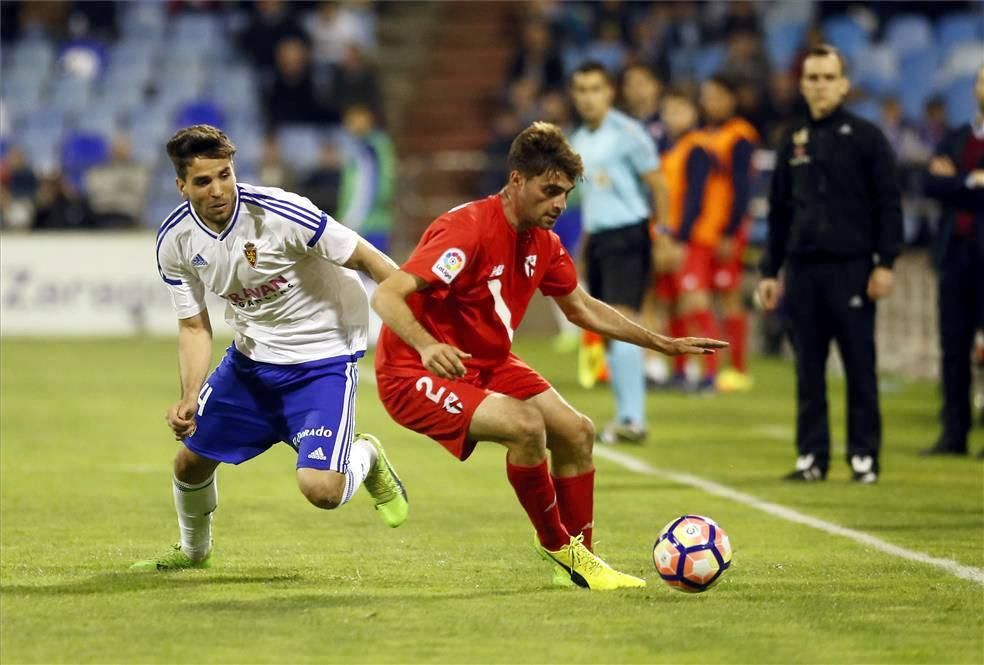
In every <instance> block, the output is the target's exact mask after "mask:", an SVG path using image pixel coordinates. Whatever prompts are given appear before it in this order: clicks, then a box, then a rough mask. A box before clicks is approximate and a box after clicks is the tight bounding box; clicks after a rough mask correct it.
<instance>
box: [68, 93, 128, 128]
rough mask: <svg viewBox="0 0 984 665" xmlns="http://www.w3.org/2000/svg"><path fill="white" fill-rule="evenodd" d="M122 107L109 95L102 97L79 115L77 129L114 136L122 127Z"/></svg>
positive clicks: (76, 123) (76, 122)
mask: <svg viewBox="0 0 984 665" xmlns="http://www.w3.org/2000/svg"><path fill="white" fill-rule="evenodd" d="M121 115H122V114H121V113H120V109H119V107H118V106H116V104H115V102H114V101H113V100H112V99H111V98H109V97H101V98H99V99H97V100H95V101H94V102H92V103H91V104H89V106H88V107H87V108H86V109H85V112H84V113H81V114H79V115H78V116H77V118H76V121H75V129H76V130H77V131H79V132H83V133H87V134H101V135H102V136H113V135H114V134H116V133H117V132H118V131H119V128H120V117H121Z"/></svg>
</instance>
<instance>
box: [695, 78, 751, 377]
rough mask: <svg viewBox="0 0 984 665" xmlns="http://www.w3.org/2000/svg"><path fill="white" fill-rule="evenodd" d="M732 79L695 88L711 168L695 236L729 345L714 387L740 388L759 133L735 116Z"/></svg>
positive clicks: (715, 80)
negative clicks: (744, 283)
mask: <svg viewBox="0 0 984 665" xmlns="http://www.w3.org/2000/svg"><path fill="white" fill-rule="evenodd" d="M735 89H736V83H735V81H733V80H732V79H730V78H728V77H726V76H723V75H716V76H712V77H711V78H709V79H708V80H706V81H704V83H703V84H702V85H701V90H700V101H701V108H702V110H703V112H704V116H705V119H706V121H707V126H706V127H705V131H704V136H705V139H704V143H705V145H706V147H707V149H708V151H709V152H710V153H711V156H712V158H713V159H714V164H715V168H714V169H713V171H712V172H711V175H710V177H709V178H708V181H707V188H706V192H705V198H704V201H705V207H704V215H706V224H704V225H703V226H702V227H701V228H700V229H699V230H698V237H697V238H696V240H698V241H699V242H701V243H704V244H711V246H713V247H714V253H713V256H712V257H711V267H710V271H711V276H712V278H711V289H712V292H713V294H714V297H715V300H717V301H718V308H719V311H720V312H721V316H722V319H723V324H724V335H725V339H727V340H728V341H729V342H730V343H731V346H730V354H729V355H730V360H731V367H728V368H726V369H724V370H722V371H721V372H720V374H719V375H718V380H717V388H718V390H721V391H735V390H738V391H745V390H749V389H750V388H751V387H752V379H751V377H750V376H749V374H748V367H747V364H746V348H747V344H746V340H747V337H748V317H747V314H746V312H745V308H744V305H743V304H742V300H741V276H742V254H743V253H744V250H745V245H746V244H747V236H748V216H747V209H748V200H749V192H750V190H751V183H752V176H753V173H752V153H753V152H754V150H755V147H756V145H758V144H759V143H760V138H759V135H758V132H757V131H756V130H755V128H754V127H752V125H751V124H750V123H749V122H748V121H747V120H745V119H744V118H741V117H738V116H737V115H736V114H735V107H736V104H737V97H736V95H735Z"/></svg>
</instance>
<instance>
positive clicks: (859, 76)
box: [851, 44, 901, 97]
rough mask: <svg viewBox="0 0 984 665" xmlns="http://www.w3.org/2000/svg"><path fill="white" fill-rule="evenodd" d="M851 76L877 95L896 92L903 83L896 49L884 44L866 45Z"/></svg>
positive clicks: (865, 88)
mask: <svg viewBox="0 0 984 665" xmlns="http://www.w3.org/2000/svg"><path fill="white" fill-rule="evenodd" d="M851 78H852V79H853V80H854V83H855V84H856V85H857V86H858V87H860V88H863V89H864V90H866V91H868V92H869V93H870V94H872V95H875V96H876V97H884V96H886V95H891V94H895V93H896V92H898V90H899V88H900V85H901V81H900V76H899V64H898V55H897V53H896V51H895V50H894V49H893V48H892V47H891V46H888V45H882V44H879V45H872V46H868V47H866V48H865V49H864V50H863V51H862V52H861V57H860V58H858V60H857V63H856V64H855V66H854V67H853V68H852V72H851Z"/></svg>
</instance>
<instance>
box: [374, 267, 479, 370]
mask: <svg viewBox="0 0 984 665" xmlns="http://www.w3.org/2000/svg"><path fill="white" fill-rule="evenodd" d="M426 286H427V282H425V281H424V280H423V279H421V278H420V277H417V276H416V275H411V274H410V273H408V272H403V271H402V270H397V271H396V272H394V273H393V274H392V275H390V276H389V277H388V278H387V279H386V280H385V281H384V282H383V283H382V284H380V285H379V286H378V287H377V288H376V291H375V293H373V294H372V308H373V309H374V310H376V313H377V314H379V318H381V319H382V320H383V323H385V324H386V325H387V326H389V328H390V329H391V330H392V331H393V332H395V333H396V334H397V335H398V336H399V337H400V339H402V340H403V341H404V342H406V343H407V344H409V345H410V346H412V347H413V348H414V349H416V350H417V353H419V354H420V361H421V363H423V365H424V367H426V368H427V369H428V370H429V371H431V372H433V373H434V374H436V375H437V376H439V377H441V378H444V379H451V378H455V377H458V376H464V375H465V364H464V362H462V361H464V360H467V359H468V358H471V354H468V353H465V352H464V351H462V350H461V349H459V348H457V347H454V346H451V345H450V344H442V343H441V342H438V341H437V340H436V339H434V336H433V335H431V334H430V333H429V332H427V329H426V328H424V327H423V326H422V325H420V322H419V321H418V320H417V318H416V317H415V316H414V315H413V312H412V311H411V310H410V307H409V306H408V305H407V298H408V297H409V296H410V294H412V293H416V292H417V291H420V290H421V289H423V288H426Z"/></svg>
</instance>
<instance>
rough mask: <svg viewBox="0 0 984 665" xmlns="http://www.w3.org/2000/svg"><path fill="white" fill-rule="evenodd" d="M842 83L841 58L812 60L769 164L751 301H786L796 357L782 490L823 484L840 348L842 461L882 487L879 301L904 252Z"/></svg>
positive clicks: (888, 189) (890, 193)
mask: <svg viewBox="0 0 984 665" xmlns="http://www.w3.org/2000/svg"><path fill="white" fill-rule="evenodd" d="M849 87H850V84H849V82H848V80H847V78H846V76H845V74H844V61H843V58H842V57H841V55H840V54H839V53H838V52H837V51H836V50H835V49H834V48H833V47H830V46H820V47H817V48H815V49H813V50H811V51H810V52H809V53H808V54H807V56H806V59H805V60H804V62H803V74H802V79H801V81H800V88H801V91H802V92H803V96H804V97H805V98H806V101H807V105H808V106H809V108H810V117H809V118H808V119H807V120H804V121H802V122H800V123H799V124H794V125H793V126H792V128H791V129H790V130H789V131H788V133H787V134H786V136H785V137H784V140H783V142H782V145H781V147H780V149H779V151H778V153H777V155H776V166H775V173H774V175H773V179H772V191H771V194H770V200H769V205H770V210H769V240H768V246H767V248H766V252H765V254H764V256H763V258H762V263H761V266H760V268H761V271H762V277H763V278H762V281H761V282H760V283H759V287H758V297H759V299H760V302H761V303H762V305H763V306H764V307H765V308H766V309H773V308H775V307H776V305H777V304H778V300H779V285H778V281H777V275H778V273H779V270H780V268H783V267H785V295H784V298H783V302H784V309H785V311H786V314H787V317H788V320H789V326H790V338H791V340H792V343H793V348H794V351H795V354H796V381H797V419H796V447H797V449H798V451H799V457H798V459H797V462H796V469H795V470H794V471H793V472H792V473H790V474H789V475H788V476H786V478H787V479H788V480H799V481H817V480H823V479H824V478H826V476H827V469H828V466H829V462H830V428H829V425H828V418H827V385H826V377H825V371H826V364H827V355H828V351H829V348H830V342H831V340H834V341H836V342H837V347H838V349H839V350H840V354H841V358H842V359H843V361H844V370H845V373H846V375H847V458H848V463H849V464H850V465H851V470H852V478H853V480H854V481H856V482H859V483H872V482H875V480H877V478H878V472H879V466H878V453H879V449H880V448H881V415H880V412H879V406H878V378H877V373H876V367H875V301H876V300H878V299H879V298H883V297H885V296H887V295H888V294H889V293H890V292H891V289H892V281H893V273H892V263H893V262H894V261H895V257H896V256H897V255H898V253H899V250H900V247H901V243H902V209H901V200H900V194H899V189H898V185H897V184H896V180H895V158H894V155H893V154H892V150H891V148H890V147H889V144H888V141H887V140H886V139H885V137H884V135H883V134H882V133H881V131H880V130H879V129H878V128H877V127H875V126H874V125H873V124H871V123H869V122H867V121H865V120H863V119H861V118H859V117H857V116H855V115H852V114H850V113H848V112H847V111H845V110H843V109H842V108H841V102H842V100H843V99H844V96H845V95H846V94H847V91H848V89H849Z"/></svg>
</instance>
